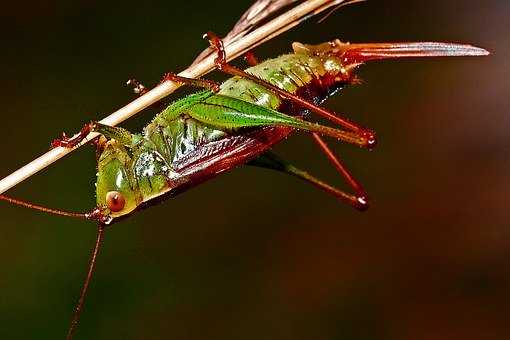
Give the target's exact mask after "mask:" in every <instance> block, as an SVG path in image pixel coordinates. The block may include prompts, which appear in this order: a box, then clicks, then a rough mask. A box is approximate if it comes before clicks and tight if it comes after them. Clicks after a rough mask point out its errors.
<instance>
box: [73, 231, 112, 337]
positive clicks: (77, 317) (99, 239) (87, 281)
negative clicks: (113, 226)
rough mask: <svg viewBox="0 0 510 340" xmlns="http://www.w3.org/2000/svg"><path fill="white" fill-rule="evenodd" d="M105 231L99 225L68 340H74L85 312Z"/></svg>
mask: <svg viewBox="0 0 510 340" xmlns="http://www.w3.org/2000/svg"><path fill="white" fill-rule="evenodd" d="M104 230H105V225H104V224H99V226H98V228H97V237H96V243H95V246H94V249H93V251H92V255H91V257H90V262H89V267H88V271H87V276H86V277H85V281H84V282H83V287H82V289H81V292H80V298H79V299H78V303H77V304H76V307H75V309H74V313H73V318H72V319H71V324H70V326H69V329H68V331H67V336H66V339H67V340H71V339H72V338H73V335H74V332H75V331H76V326H78V322H79V320H80V314H81V311H82V310H83V305H84V303H85V297H86V295H87V291H88V288H89V284H90V281H91V280H92V276H93V275H94V270H95V269H96V260H97V256H98V254H99V250H100V249H101V245H102V244H103V239H104Z"/></svg>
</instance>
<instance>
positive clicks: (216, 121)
mask: <svg viewBox="0 0 510 340" xmlns="http://www.w3.org/2000/svg"><path fill="white" fill-rule="evenodd" d="M186 114H187V115H189V116H190V117H192V118H194V119H196V120H198V121H200V122H202V123H204V124H207V125H210V126H215V127H218V128H220V129H225V130H228V129H233V130H235V129H241V128H250V127H263V126H285V127H292V128H295V129H298V130H302V131H306V132H310V133H311V132H316V133H318V134H320V135H324V136H329V137H333V138H336V139H338V140H341V141H344V142H347V143H351V144H355V145H358V146H360V147H368V146H369V145H368V143H369V141H368V140H367V139H366V138H364V137H363V136H361V135H359V134H358V133H355V132H352V131H343V130H339V129H335V128H331V127H329V126H324V125H320V124H316V123H311V122H308V121H306V120H302V119H299V118H297V117H293V116H290V115H286V114H284V113H281V112H278V111H275V110H271V109H269V108H266V107H262V106H259V105H255V104H253V103H249V102H245V101H243V100H240V99H236V98H232V97H229V96H223V95H212V96H210V97H208V98H205V99H204V100H203V101H201V102H197V103H195V104H193V105H192V106H190V107H189V108H187V110H186Z"/></svg>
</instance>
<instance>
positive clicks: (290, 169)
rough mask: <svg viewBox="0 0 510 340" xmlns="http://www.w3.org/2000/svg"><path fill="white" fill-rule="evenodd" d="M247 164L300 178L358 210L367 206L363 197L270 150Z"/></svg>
mask: <svg viewBox="0 0 510 340" xmlns="http://www.w3.org/2000/svg"><path fill="white" fill-rule="evenodd" d="M247 164H248V165H251V166H256V167H260V168H266V169H271V170H276V171H279V172H282V173H285V174H288V175H292V176H295V177H297V178H300V179H302V180H304V181H306V182H308V183H310V184H312V185H314V186H315V187H317V188H319V189H321V190H323V191H325V192H327V193H329V194H331V195H333V196H335V197H336V198H338V199H340V200H342V201H344V202H346V203H347V204H349V205H351V206H352V207H354V208H356V209H358V210H360V211H364V210H366V209H367V208H368V203H367V202H366V200H364V198H363V197H359V196H357V195H352V194H349V193H346V192H344V191H342V190H340V189H338V188H336V187H334V186H332V185H330V184H328V183H326V182H324V181H321V180H320V179H318V178H316V177H314V176H312V175H311V174H309V173H308V172H307V171H304V170H302V169H299V168H297V167H296V166H294V165H292V164H291V163H288V162H286V161H284V160H282V159H281V158H279V157H278V156H276V155H275V154H274V153H272V152H266V153H265V154H263V155H261V156H259V157H258V158H256V159H254V160H252V161H250V162H249V163H247Z"/></svg>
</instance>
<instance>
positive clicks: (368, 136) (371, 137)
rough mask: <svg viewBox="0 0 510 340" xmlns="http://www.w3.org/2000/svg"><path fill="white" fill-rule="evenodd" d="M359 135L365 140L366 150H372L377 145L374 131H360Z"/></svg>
mask: <svg viewBox="0 0 510 340" xmlns="http://www.w3.org/2000/svg"><path fill="white" fill-rule="evenodd" d="M361 135H362V136H363V138H364V139H365V140H366V145H365V147H366V148H367V149H368V150H373V149H374V148H375V147H376V146H377V136H376V134H375V132H374V131H370V130H365V131H363V132H361Z"/></svg>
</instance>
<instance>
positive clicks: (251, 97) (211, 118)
mask: <svg viewBox="0 0 510 340" xmlns="http://www.w3.org/2000/svg"><path fill="white" fill-rule="evenodd" d="M330 59H331V58H330ZM331 67H333V68H335V70H334V71H335V72H336V73H338V69H339V68H340V67H341V64H340V61H339V60H338V59H336V60H333V61H325V60H324V58H320V57H314V56H310V55H308V54H287V55H282V56H280V57H277V58H275V59H270V60H266V61H264V62H262V63H260V64H258V65H256V66H254V67H251V68H249V69H247V70H246V71H247V72H249V73H251V74H253V75H255V76H257V77H259V78H261V79H264V80H266V81H268V82H270V83H272V84H273V85H276V86H278V87H280V88H282V89H284V90H286V91H288V92H291V93H296V92H298V91H299V90H300V89H303V88H306V87H307V86H309V85H310V84H311V83H312V81H314V80H315V81H317V80H319V82H320V81H321V79H323V78H324V76H325V75H327V74H330V73H331V70H330V69H328V68H331ZM312 97H313V96H312ZM311 99H312V100H317V98H311ZM320 99H322V98H320ZM261 107H263V108H267V109H272V110H279V109H281V108H282V101H281V99H280V98H279V97H278V96H277V95H276V94H274V93H273V92H271V91H269V90H267V89H266V88H264V87H263V86H261V85H258V84H255V83H253V82H252V81H249V80H246V79H242V78H239V77H233V78H230V79H228V80H226V81H225V82H224V83H223V84H222V85H221V90H220V91H219V92H218V93H216V94H215V93H212V92H210V91H201V92H197V93H195V94H192V95H190V96H187V97H185V98H183V99H180V100H178V101H175V102H174V103H172V104H171V105H169V106H168V107H167V108H166V109H165V110H163V111H162V112H161V113H159V114H158V115H157V116H156V117H155V118H154V119H153V120H152V122H151V123H150V124H148V125H147V126H146V128H145V129H144V131H143V133H142V134H140V135H135V138H134V142H133V144H132V145H128V146H125V147H121V146H119V145H115V147H107V148H106V150H105V151H104V152H103V154H102V155H101V157H100V159H99V163H98V168H99V169H101V171H100V173H101V176H99V175H98V183H97V187H98V189H97V200H98V205H104V198H103V197H104V196H105V195H106V193H107V192H108V191H112V190H116V188H115V187H118V185H117V184H112V183H110V182H114V179H115V178H121V177H122V178H126V179H128V180H129V185H124V186H130V187H131V188H130V190H128V191H129V193H128V196H130V202H129V203H130V204H129V206H128V207H127V208H126V209H125V211H123V212H122V214H119V215H124V214H126V213H128V212H130V211H132V210H134V209H135V208H136V207H137V206H138V205H139V204H141V203H142V202H146V201H148V200H150V199H152V198H154V197H157V196H160V195H162V194H163V193H165V192H168V191H169V190H170V189H172V188H173V187H176V186H178V185H179V184H180V182H182V181H185V180H186V178H183V176H182V174H181V173H179V169H178V164H179V163H180V162H182V161H183V160H184V159H186V157H188V156H189V155H190V154H192V153H193V152H195V151H196V150H199V149H201V148H204V147H205V146H207V145H209V144H211V143H214V142H218V141H221V140H227V139H229V138H230V137H232V136H233V135H242V134H243V133H245V131H248V130H249V129H255V128H258V127H263V126H264V125H266V126H267V122H266V123H263V122H264V120H263V119H262V117H261V119H260V120H258V119H257V113H258V111H260V110H261ZM243 113H250V114H251V115H250V117H249V119H248V117H244V116H243ZM197 116H198V117H200V119H195V118H192V117H197ZM287 118H288V116H287V115H283V114H280V116H277V117H276V119H281V120H282V121H285V120H286V119H287ZM241 127H242V128H241ZM117 144H118V143H117ZM119 153H120V154H122V155H120V154H119ZM112 160H113V161H112ZM109 167H110V168H111V169H110V170H109ZM108 171H110V172H111V173H108ZM105 173H106V175H104V174H105ZM119 173H120V174H119ZM116 176H117V177H116ZM102 178H109V180H106V179H105V180H103V179H102ZM112 215H113V217H116V216H115V214H112Z"/></svg>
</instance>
